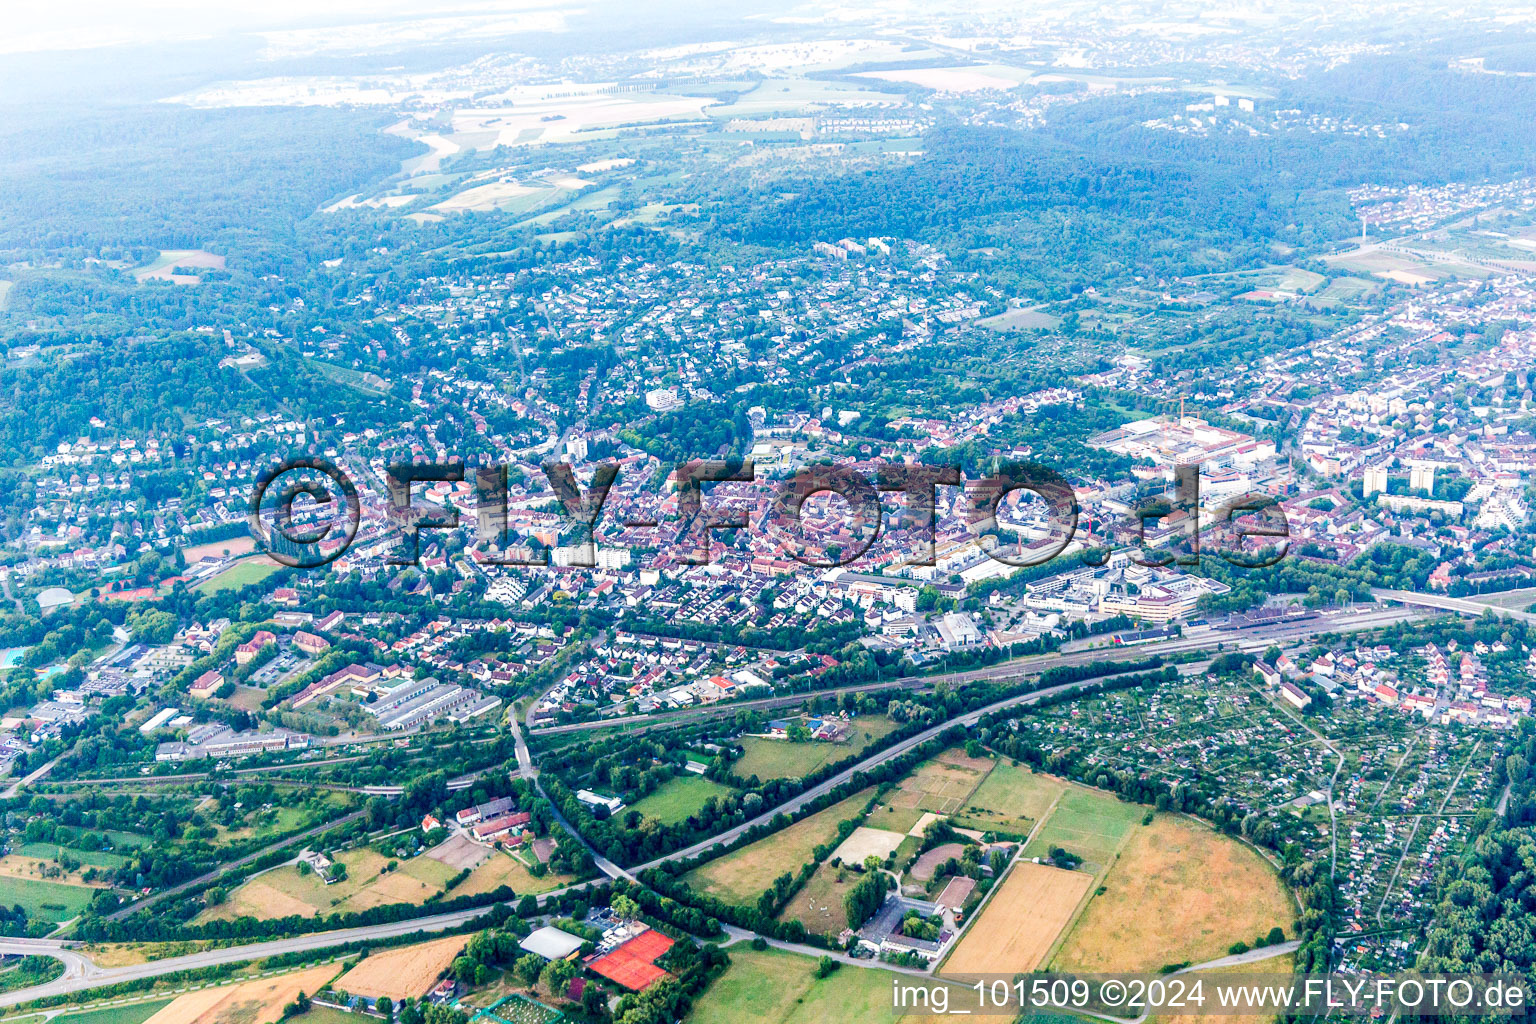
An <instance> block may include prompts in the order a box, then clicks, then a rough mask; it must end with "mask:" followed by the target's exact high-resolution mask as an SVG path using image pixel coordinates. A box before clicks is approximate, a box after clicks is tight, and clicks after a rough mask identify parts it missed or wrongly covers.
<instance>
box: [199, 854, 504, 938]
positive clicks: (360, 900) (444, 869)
mask: <svg viewBox="0 0 1536 1024" xmlns="http://www.w3.org/2000/svg"><path fill="white" fill-rule="evenodd" d="M335 859H336V860H337V861H338V862H339V863H342V864H345V865H346V866H347V877H346V878H344V879H342V880H341V881H339V882H333V883H332V884H330V885H326V884H325V882H324V881H323V880H322V879H321V878H320V876H319V875H316V874H313V873H311V874H307V875H301V874H299V870H298V867H297V866H295V865H292V864H288V865H284V866H283V867H280V868H274V869H273V870H271V871H268V872H265V873H264V874H260V875H257V876H256V877H255V878H252V879H251V880H250V881H248V882H246V883H245V884H244V885H242V886H240V887H239V888H238V889H236V890H234V891H233V892H231V893H230V894H229V899H227V900H226V901H225V902H224V903H222V904H220V905H219V906H217V907H209V908H207V909H205V910H204V911H203V912H202V913H201V914H199V915H198V916H197V920H198V921H212V920H233V919H235V918H237V917H244V916H246V915H250V916H252V917H257V918H279V917H288V916H290V915H294V914H297V915H298V916H300V917H314V916H315V915H316V914H331V913H344V912H346V911H353V910H367V909H368V908H369V907H379V906H385V905H387V904H392V903H412V904H419V903H422V902H425V900H426V899H427V897H429V896H431V895H432V894H433V893H435V892H438V891H440V890H441V889H442V887H443V884H444V883H445V882H447V881H448V879H450V878H452V877H453V876H454V874H455V873H456V872H455V871H454V869H453V868H451V867H449V866H448V865H447V864H444V863H442V862H441V861H438V860H433V859H432V858H430V857H417V858H415V859H413V860H408V861H401V862H400V863H399V865H398V866H397V867H396V868H395V870H394V871H391V872H389V873H387V874H380V871H381V869H382V868H383V867H384V866H385V865H386V864H387V863H388V861H387V860H386V859H385V858H384V857H382V856H380V855H379V854H377V853H375V852H374V851H373V850H368V849H362V850H348V851H347V852H346V853H342V854H339V855H338V856H337V857H336V858H335ZM492 888H495V887H494V886H492Z"/></svg>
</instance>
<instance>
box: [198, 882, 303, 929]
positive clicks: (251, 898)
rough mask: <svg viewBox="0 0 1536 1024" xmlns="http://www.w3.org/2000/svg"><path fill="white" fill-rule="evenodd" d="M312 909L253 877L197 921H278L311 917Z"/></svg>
mask: <svg viewBox="0 0 1536 1024" xmlns="http://www.w3.org/2000/svg"><path fill="white" fill-rule="evenodd" d="M315 913H316V909H315V907H314V905H313V904H310V903H306V902H304V901H303V900H301V899H299V898H298V897H297V896H292V895H289V894H288V893H286V892H283V891H282V890H281V889H278V888H277V887H276V886H272V885H268V884H267V883H266V882H263V881H262V880H261V879H259V878H257V879H254V880H253V881H250V882H247V883H246V884H244V885H242V886H241V887H240V888H238V889H236V890H235V891H234V892H233V893H231V894H230V896H229V900H228V901H227V902H225V903H223V904H221V905H220V906H217V907H214V908H213V909H212V910H205V911H204V912H203V913H202V914H201V915H199V917H198V920H200V921H203V920H218V919H227V920H233V919H234V918H237V917H247V916H249V917H256V918H280V917H292V916H293V915H294V914H297V915H299V916H300V917H314V916H315Z"/></svg>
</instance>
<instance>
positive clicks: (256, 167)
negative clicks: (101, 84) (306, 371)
mask: <svg viewBox="0 0 1536 1024" xmlns="http://www.w3.org/2000/svg"><path fill="white" fill-rule="evenodd" d="M382 117H383V115H381V114H379V113H378V112H376V111H367V112H360V111H350V110H332V109H327V108H319V107H282V108H267V107H257V108H238V109H220V110H199V109H193V108H190V107H184V106H179V105H176V104H169V103H156V104H143V105H134V106H93V107H79V108H62V109H60V108H50V109H49V111H48V113H47V115H46V116H44V115H43V114H40V113H38V112H36V111H33V110H30V109H17V108H14V107H12V108H0V153H4V154H5V161H6V184H5V188H3V189H0V253H8V254H9V255H10V259H11V260H17V259H27V258H35V257H39V256H42V255H44V254H46V255H48V256H53V257H58V256H64V257H66V258H67V257H70V256H74V257H100V256H102V255H103V249H104V248H120V249H123V250H125V251H128V252H134V251H144V250H151V251H152V250H161V249H198V248H213V249H214V250H215V251H218V252H221V253H224V254H229V249H230V248H231V247H240V248H243V249H244V250H246V251H247V252H248V253H249V254H250V256H251V257H252V258H254V259H256V260H258V261H259V260H260V259H262V254H263V253H265V252H269V251H271V250H272V249H273V247H276V248H277V249H278V250H281V249H282V248H283V247H284V246H286V245H287V244H288V242H289V240H290V238H291V236H292V233H293V229H294V226H295V224H296V223H297V222H298V221H300V220H302V219H303V218H305V217H308V216H310V215H311V214H313V213H314V212H315V210H316V208H317V207H318V206H319V205H320V204H321V203H323V202H326V201H327V200H330V199H333V198H336V197H338V196H341V195H346V194H348V193H349V192H351V191H354V190H356V189H357V188H359V187H361V186H362V185H364V184H365V183H367V182H371V181H375V180H377V179H378V178H380V177H382V176H384V175H387V174H391V173H393V172H395V171H397V170H398V169H399V163H400V161H401V160H402V159H405V158H407V157H409V156H411V155H412V154H413V153H415V152H417V151H419V149H420V148H421V147H420V146H419V144H417V143H411V142H407V141H405V140H403V139H399V138H396V137H394V136H391V135H385V134H382V133H381V131H380V129H381V128H382V127H383V124H384V122H383V120H382ZM274 255H277V254H276V253H274ZM251 269H253V270H259V268H257V267H252V268H251Z"/></svg>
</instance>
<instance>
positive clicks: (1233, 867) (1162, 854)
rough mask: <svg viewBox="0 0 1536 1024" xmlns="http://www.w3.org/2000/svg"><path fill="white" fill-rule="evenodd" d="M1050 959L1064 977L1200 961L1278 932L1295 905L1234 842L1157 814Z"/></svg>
mask: <svg viewBox="0 0 1536 1024" xmlns="http://www.w3.org/2000/svg"><path fill="white" fill-rule="evenodd" d="M1103 884H1104V888H1105V891H1104V893H1102V894H1101V895H1097V896H1095V897H1094V898H1093V900H1092V901H1091V902H1090V903H1089V904H1088V908H1087V909H1086V910H1085V911H1084V912H1083V916H1082V917H1081V918H1079V919H1078V922H1077V925H1076V926H1075V927H1074V928H1073V929H1072V933H1071V935H1069V936H1068V937H1067V941H1066V942H1065V943H1064V944H1063V945H1062V947H1061V949H1060V951H1059V952H1058V953H1057V954H1056V957H1055V959H1054V960H1053V961H1052V966H1053V967H1055V968H1060V969H1063V970H1082V971H1151V970H1156V969H1157V968H1159V967H1161V966H1163V965H1164V964H1169V963H1184V962H1189V963H1201V962H1202V961H1205V960H1213V959H1215V958H1216V957H1219V956H1223V955H1225V954H1226V951H1227V948H1228V947H1229V946H1231V945H1232V943H1234V942H1237V941H1239V940H1242V941H1244V942H1248V943H1252V941H1253V940H1254V938H1255V937H1256V936H1258V935H1263V934H1267V933H1268V932H1269V930H1270V929H1271V928H1274V927H1277V926H1278V927H1280V928H1282V929H1284V930H1285V932H1286V933H1287V934H1289V933H1290V932H1291V930H1292V924H1291V923H1292V919H1293V918H1294V917H1295V914H1296V910H1295V904H1294V903H1293V902H1292V901H1291V899H1290V897H1289V896H1288V895H1287V893H1286V891H1285V888H1284V886H1283V885H1282V884H1281V882H1280V879H1279V877H1278V876H1277V875H1276V874H1275V872H1274V870H1273V869H1272V868H1271V867H1270V865H1269V864H1268V863H1266V862H1265V860H1264V859H1263V858H1262V857H1260V856H1259V855H1258V854H1257V853H1255V852H1254V851H1253V850H1251V849H1250V848H1248V847H1247V846H1244V845H1243V844H1242V843H1240V842H1238V841H1237V840H1235V839H1232V838H1229V837H1227V836H1224V835H1221V834H1220V833H1218V832H1215V831H1213V830H1212V829H1210V828H1207V827H1206V826H1204V825H1201V824H1197V823H1195V822H1192V821H1189V820H1187V819H1184V818H1179V817H1175V816H1173V815H1159V816H1158V817H1157V819H1156V820H1154V821H1153V822H1152V824H1151V825H1150V826H1148V827H1147V828H1138V829H1137V830H1136V831H1135V834H1134V835H1132V837H1131V840H1130V842H1129V843H1127V844H1126V846H1125V849H1124V850H1122V851H1121V853H1120V859H1119V860H1117V861H1116V862H1115V865H1114V867H1112V868H1111V869H1110V871H1109V875H1108V876H1107V877H1106V878H1105V879H1104V883H1103Z"/></svg>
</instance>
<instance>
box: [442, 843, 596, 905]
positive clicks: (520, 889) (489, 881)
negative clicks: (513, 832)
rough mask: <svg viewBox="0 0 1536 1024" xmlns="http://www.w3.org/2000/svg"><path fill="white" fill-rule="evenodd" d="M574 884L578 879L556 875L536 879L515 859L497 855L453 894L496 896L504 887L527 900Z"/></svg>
mask: <svg viewBox="0 0 1536 1024" xmlns="http://www.w3.org/2000/svg"><path fill="white" fill-rule="evenodd" d="M574 881H576V876H575V875H557V874H555V873H554V872H553V871H551V872H548V873H546V874H544V875H542V876H540V875H535V874H534V873H533V872H531V871H529V870H528V868H527V866H526V865H524V864H523V862H522V861H520V860H518V859H517V858H516V857H514V856H512V855H511V854H509V853H501V852H499V851H497V852H493V853H492V854H491V856H490V857H489V858H488V859H487V860H486V861H485V862H484V863H483V864H481V865H480V866H479V867H477V868H475V870H474V872H473V873H472V874H470V876H469V877H468V878H466V879H465V880H464V884H463V885H460V886H459V887H458V888H457V889H455V890H453V895H454V896H479V895H481V894H483V893H488V892H495V891H496V890H497V889H499V888H500V887H502V886H503V885H505V886H508V887H509V888H511V889H512V891H513V892H515V893H517V894H518V895H519V896H527V895H529V894H530V893H532V894H534V895H537V894H538V893H541V892H548V891H549V890H551V889H558V888H560V887H561V886H563V885H570V884H571V883H572V882H574Z"/></svg>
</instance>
